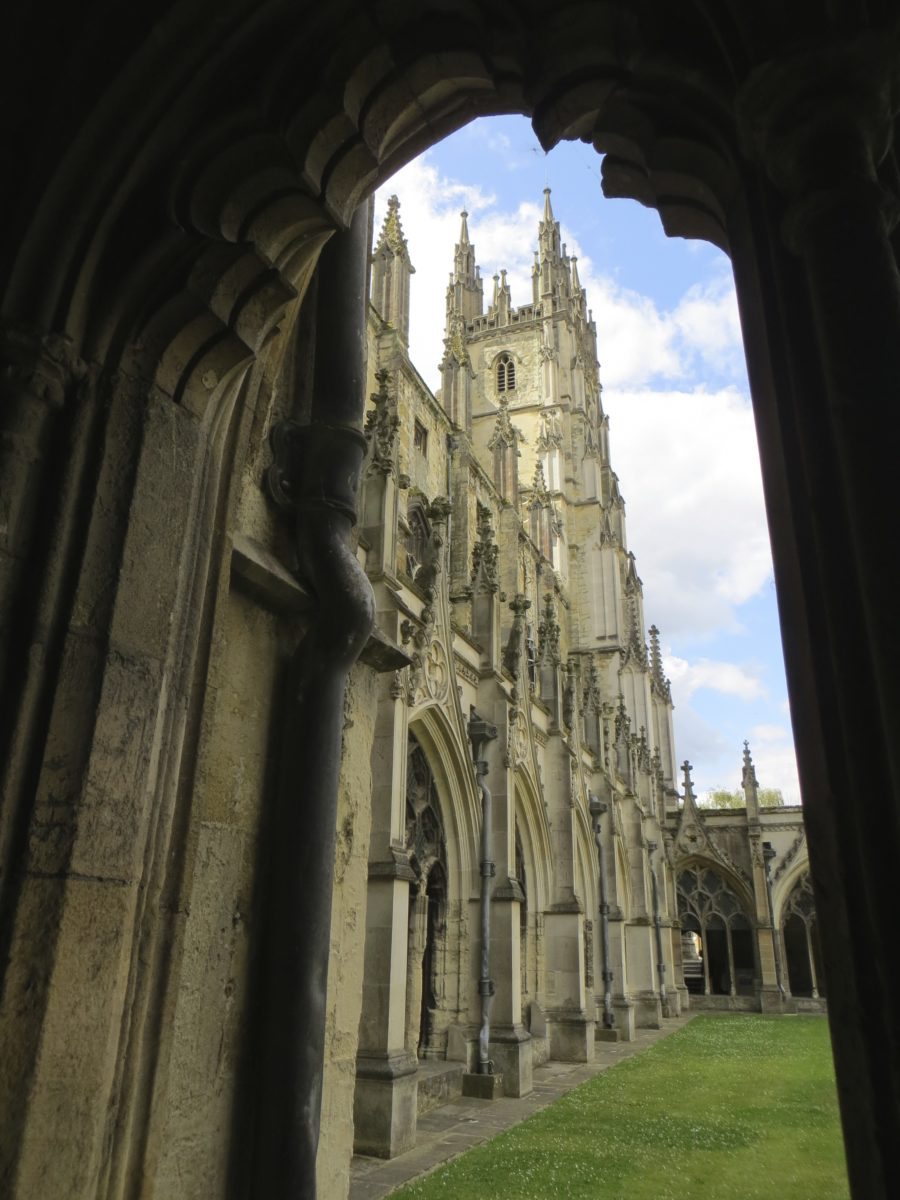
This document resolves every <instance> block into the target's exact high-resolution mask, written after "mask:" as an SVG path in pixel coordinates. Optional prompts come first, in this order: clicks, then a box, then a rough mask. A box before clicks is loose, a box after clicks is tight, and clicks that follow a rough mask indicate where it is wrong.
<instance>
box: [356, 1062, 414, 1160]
mask: <svg viewBox="0 0 900 1200" xmlns="http://www.w3.org/2000/svg"><path fill="white" fill-rule="evenodd" d="M417 1067H418V1063H417V1062H416V1059H415V1058H414V1057H413V1056H412V1055H409V1054H407V1053H405V1052H402V1053H400V1054H395V1055H387V1056H386V1057H385V1058H374V1057H373V1058H370V1057H364V1056H362V1055H360V1056H359V1057H358V1058H357V1060H356V1090H355V1092H354V1096H353V1134H354V1137H353V1149H354V1151H355V1152H356V1153H357V1154H371V1155H373V1156H374V1157H376V1158H395V1157H396V1156H397V1155H398V1154H404V1153H405V1152H406V1151H407V1150H412V1148H413V1146H415V1144H416V1108H417V1102H418V1081H417V1077H416V1071H417Z"/></svg>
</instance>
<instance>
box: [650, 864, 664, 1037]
mask: <svg viewBox="0 0 900 1200" xmlns="http://www.w3.org/2000/svg"><path fill="white" fill-rule="evenodd" d="M657 845H658V843H656V842H648V843H647V861H648V862H649V864H650V890H651V892H652V893H653V930H654V933H655V934H656V970H657V971H658V973H659V1001H660V1004H661V1005H662V1010H663V1016H664V1017H665V1016H668V1012H667V1011H666V1010H667V1009H668V1007H669V998H668V996H667V994H666V961H665V958H664V957H663V941H662V922H661V920H660V915H659V883H658V882H657V879H656V864H655V863H654V861H653V855H654V853H655V851H656V848H657Z"/></svg>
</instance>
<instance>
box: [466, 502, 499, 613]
mask: <svg viewBox="0 0 900 1200" xmlns="http://www.w3.org/2000/svg"><path fill="white" fill-rule="evenodd" d="M476 513H477V516H476V530H477V534H478V539H477V541H476V542H475V545H474V546H473V548H472V588H473V590H474V591H476V592H490V593H491V594H493V593H495V592H496V591H497V589H498V588H499V586H500V578H499V559H500V547H499V546H498V545H497V543H496V542H495V541H494V526H493V523H492V514H491V510H490V509H489V508H488V507H487V506H486V505H484V504H482V503H481V502H480V501H476Z"/></svg>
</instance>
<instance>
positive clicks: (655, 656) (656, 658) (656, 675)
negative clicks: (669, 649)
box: [650, 625, 672, 700]
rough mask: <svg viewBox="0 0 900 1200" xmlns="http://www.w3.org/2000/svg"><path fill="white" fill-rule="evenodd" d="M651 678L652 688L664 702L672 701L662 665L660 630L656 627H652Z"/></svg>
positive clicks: (669, 686)
mask: <svg viewBox="0 0 900 1200" xmlns="http://www.w3.org/2000/svg"><path fill="white" fill-rule="evenodd" d="M650 678H651V687H652V688H653V690H654V691H655V692H656V693H657V694H658V695H660V696H662V698H663V699H664V700H671V699H672V688H671V685H670V683H669V681H668V679H666V676H665V673H664V671H663V664H662V651H661V650H660V648H659V630H658V629H657V628H656V626H655V625H651V626H650Z"/></svg>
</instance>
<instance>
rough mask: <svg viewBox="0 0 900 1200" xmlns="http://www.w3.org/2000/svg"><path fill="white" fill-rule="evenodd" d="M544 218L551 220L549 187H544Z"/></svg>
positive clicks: (551, 210)
mask: <svg viewBox="0 0 900 1200" xmlns="http://www.w3.org/2000/svg"><path fill="white" fill-rule="evenodd" d="M544 220H545V221H552V220H553V208H552V206H551V204H550V189H549V188H548V187H545V188H544Z"/></svg>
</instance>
